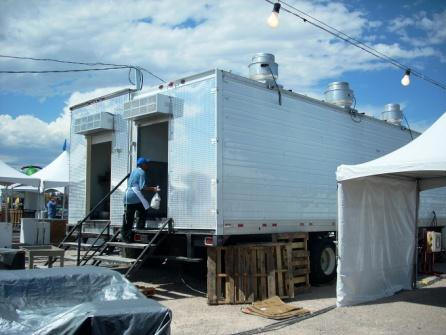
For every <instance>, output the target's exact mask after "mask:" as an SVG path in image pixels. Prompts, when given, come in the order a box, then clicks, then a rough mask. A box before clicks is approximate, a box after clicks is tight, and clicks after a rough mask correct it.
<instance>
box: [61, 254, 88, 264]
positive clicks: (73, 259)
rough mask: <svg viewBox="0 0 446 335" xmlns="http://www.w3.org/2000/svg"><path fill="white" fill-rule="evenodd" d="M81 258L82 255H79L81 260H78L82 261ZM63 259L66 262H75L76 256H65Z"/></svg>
mask: <svg viewBox="0 0 446 335" xmlns="http://www.w3.org/2000/svg"><path fill="white" fill-rule="evenodd" d="M82 257H83V255H81V258H80V259H82ZM63 258H64V259H65V260H66V261H74V262H77V256H69V255H65V256H64V257H63Z"/></svg>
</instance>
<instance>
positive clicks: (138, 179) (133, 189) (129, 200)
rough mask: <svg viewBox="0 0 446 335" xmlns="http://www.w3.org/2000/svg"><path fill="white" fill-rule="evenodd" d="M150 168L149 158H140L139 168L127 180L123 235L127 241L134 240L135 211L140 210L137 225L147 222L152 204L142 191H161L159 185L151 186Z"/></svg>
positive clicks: (140, 226) (143, 225) (139, 227)
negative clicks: (148, 210) (149, 183)
mask: <svg viewBox="0 0 446 335" xmlns="http://www.w3.org/2000/svg"><path fill="white" fill-rule="evenodd" d="M148 169H149V160H148V159H145V158H143V157H140V158H138V161H137V168H136V169H134V170H133V171H132V173H130V177H129V179H128V181H127V190H126V191H125V194H124V206H125V213H124V220H123V223H122V229H121V236H122V240H123V241H124V242H127V243H131V242H133V234H132V228H133V222H134V220H135V212H138V222H137V223H136V227H137V228H138V229H143V228H144V227H145V224H146V210H147V209H149V207H150V205H149V202H148V201H147V199H146V198H145V197H144V196H143V194H142V193H141V191H150V192H159V187H149V186H146V185H147V184H148V178H147V174H146V172H147V170H148Z"/></svg>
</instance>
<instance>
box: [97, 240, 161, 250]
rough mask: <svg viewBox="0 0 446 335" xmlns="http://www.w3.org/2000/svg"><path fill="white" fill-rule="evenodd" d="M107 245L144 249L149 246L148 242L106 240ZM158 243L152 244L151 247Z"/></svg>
mask: <svg viewBox="0 0 446 335" xmlns="http://www.w3.org/2000/svg"><path fill="white" fill-rule="evenodd" d="M106 243H107V245H109V246H113V247H119V248H128V249H144V248H145V247H147V246H148V244H147V243H126V242H106ZM155 246H156V244H153V243H152V244H151V247H155Z"/></svg>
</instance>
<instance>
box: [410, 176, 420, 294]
mask: <svg viewBox="0 0 446 335" xmlns="http://www.w3.org/2000/svg"><path fill="white" fill-rule="evenodd" d="M416 192H417V198H416V203H415V248H414V255H413V258H414V260H413V264H414V266H413V275H412V276H413V278H412V288H413V289H416V288H417V275H418V216H419V211H420V179H417V191H416Z"/></svg>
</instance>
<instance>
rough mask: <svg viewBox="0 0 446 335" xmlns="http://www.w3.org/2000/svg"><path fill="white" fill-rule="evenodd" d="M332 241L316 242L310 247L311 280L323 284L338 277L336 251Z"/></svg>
mask: <svg viewBox="0 0 446 335" xmlns="http://www.w3.org/2000/svg"><path fill="white" fill-rule="evenodd" d="M335 248H336V247H335V245H334V243H333V241H332V240H331V239H322V240H317V241H314V243H312V244H311V246H310V268H311V273H310V280H311V282H312V283H314V284H323V283H328V282H330V281H332V280H333V279H334V278H335V277H336V249H335Z"/></svg>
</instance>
